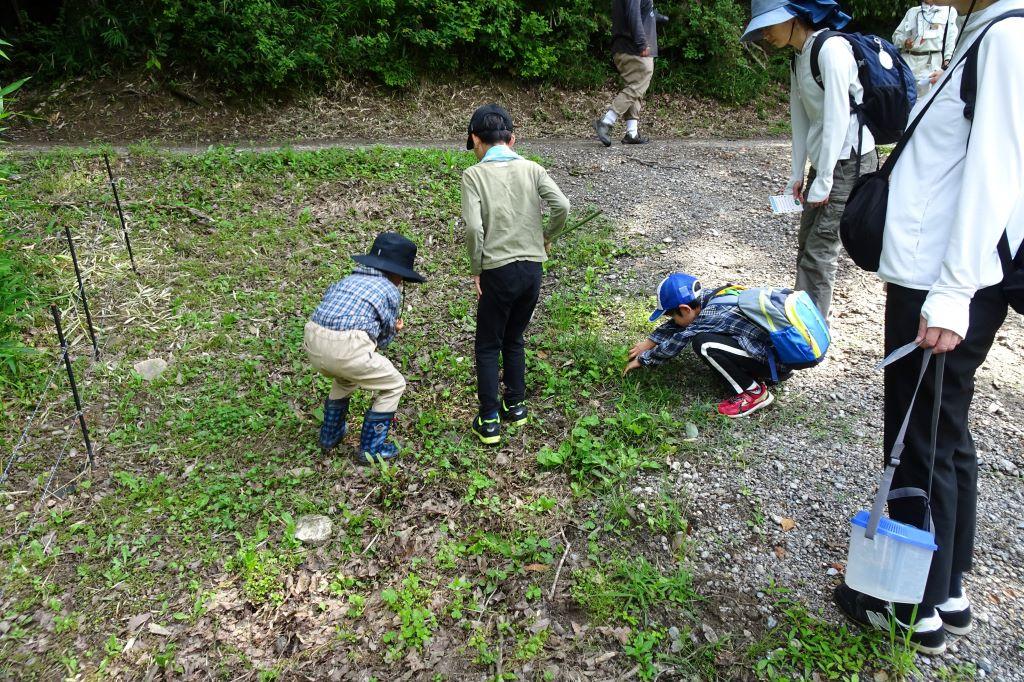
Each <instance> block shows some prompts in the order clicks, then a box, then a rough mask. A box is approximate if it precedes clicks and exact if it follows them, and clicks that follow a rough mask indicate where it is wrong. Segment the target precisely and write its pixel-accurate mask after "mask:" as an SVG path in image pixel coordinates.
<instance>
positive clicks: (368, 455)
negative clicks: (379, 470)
mask: <svg viewBox="0 0 1024 682" xmlns="http://www.w3.org/2000/svg"><path fill="white" fill-rule="evenodd" d="M394 417H395V413H394V412H374V411H373V410H367V412H366V414H365V415H364V416H363V430H362V432H361V433H360V434H359V454H357V455H356V462H358V463H359V464H372V463H374V462H386V461H388V460H391V459H394V458H395V457H397V456H398V446H397V445H395V444H394V443H392V442H391V441H389V440H388V430H389V429H390V428H391V420H392V419H394Z"/></svg>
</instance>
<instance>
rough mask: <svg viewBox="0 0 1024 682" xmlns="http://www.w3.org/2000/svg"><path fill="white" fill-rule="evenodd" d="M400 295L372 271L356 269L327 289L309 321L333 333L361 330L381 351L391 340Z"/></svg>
mask: <svg viewBox="0 0 1024 682" xmlns="http://www.w3.org/2000/svg"><path fill="white" fill-rule="evenodd" d="M400 302H401V294H400V292H399V291H398V287H396V286H395V285H394V284H392V283H391V281H390V280H389V279H388V278H387V277H386V276H385V275H384V273H383V272H381V271H380V270H377V269H376V268H368V267H365V266H357V267H356V268H355V269H354V270H353V271H352V274H351V275H349V276H348V277H346V278H344V279H342V280H340V281H338V282H335V283H334V284H332V285H331V286H329V287H327V292H326V293H325V294H324V299H323V300H322V301H321V302H320V305H319V306H317V309H316V310H315V311H313V317H312V320H313V322H316V323H317V324H318V325H320V326H321V327H326V328H327V329H331V330H333V331H349V330H358V329H361V330H363V331H364V332H366V334H367V335H368V336H369V337H370V338H371V339H373V341H374V342H375V343H376V344H377V347H378V348H384V347H385V346H387V345H388V344H389V343H391V339H393V338H394V337H395V318H396V317H397V316H398V310H399V304H400Z"/></svg>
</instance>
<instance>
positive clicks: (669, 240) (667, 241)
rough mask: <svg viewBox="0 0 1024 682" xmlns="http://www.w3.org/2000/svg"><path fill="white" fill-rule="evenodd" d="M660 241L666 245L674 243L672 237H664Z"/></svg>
mask: <svg viewBox="0 0 1024 682" xmlns="http://www.w3.org/2000/svg"><path fill="white" fill-rule="evenodd" d="M661 241H663V242H665V243H666V244H671V243H672V242H674V241H675V239H673V238H672V237H665V238H664V239H662V240H661Z"/></svg>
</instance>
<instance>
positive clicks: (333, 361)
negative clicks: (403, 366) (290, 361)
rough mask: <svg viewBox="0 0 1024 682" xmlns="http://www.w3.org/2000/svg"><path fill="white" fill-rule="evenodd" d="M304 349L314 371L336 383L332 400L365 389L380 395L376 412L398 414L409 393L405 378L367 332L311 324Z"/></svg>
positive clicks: (304, 341)
mask: <svg viewBox="0 0 1024 682" xmlns="http://www.w3.org/2000/svg"><path fill="white" fill-rule="evenodd" d="M302 346H303V348H304V349H305V351H306V355H307V356H309V361H310V363H311V364H312V365H313V368H314V369H316V370H317V371H318V372H320V373H321V374H323V375H325V376H328V377H330V378H331V379H333V380H334V384H333V385H332V386H331V395H330V398H331V400H336V399H338V398H347V397H348V396H350V395H352V392H353V391H355V390H356V389H357V388H361V389H363V390H366V391H373V392H375V393H376V397H375V398H374V401H373V410H374V411H375V412H394V411H395V410H396V409H397V408H398V401H399V400H400V399H401V397H402V394H403V393H405V377H403V376H402V373H401V372H399V371H398V370H397V369H395V366H394V365H392V364H391V361H390V360H388V359H387V358H386V357H384V356H383V355H381V354H380V353H378V352H377V345H376V344H375V343H374V342H373V341H372V340H370V337H369V335H367V333H366V332H364V331H361V330H355V331H342V332H336V331H332V330H330V329H327V328H325V327H321V326H320V325H318V324H317V323H316V322H307V323H306V332H305V336H304V340H303V344H302Z"/></svg>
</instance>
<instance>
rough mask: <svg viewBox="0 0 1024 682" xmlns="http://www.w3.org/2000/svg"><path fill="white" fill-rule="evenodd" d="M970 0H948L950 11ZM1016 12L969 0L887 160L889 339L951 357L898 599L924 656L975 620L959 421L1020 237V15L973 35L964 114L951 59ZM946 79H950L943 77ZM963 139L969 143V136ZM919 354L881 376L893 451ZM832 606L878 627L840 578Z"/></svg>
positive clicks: (903, 467) (924, 437) (926, 422)
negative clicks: (917, 556) (930, 529)
mask: <svg viewBox="0 0 1024 682" xmlns="http://www.w3.org/2000/svg"><path fill="white" fill-rule="evenodd" d="M966 2H967V0H954V6H955V7H956V8H957V9H958V10H962V9H964V8H963V7H962V5H965V4H966ZM1011 10H1024V0H977V3H976V5H975V8H974V11H973V12H972V13H970V14H969V16H968V18H967V20H966V22H965V24H964V29H963V32H962V33H961V37H960V43H959V45H958V46H957V48H956V51H955V52H954V54H953V57H952V61H951V65H950V68H949V69H948V70H947V71H946V73H945V74H944V75H943V76H942V79H940V80H939V82H938V84H937V85H936V86H935V88H934V89H933V90H932V92H931V93H930V94H929V96H928V97H926V98H925V99H924V100H923V101H922V102H919V103H918V105H917V108H916V110H915V112H914V113H913V114H911V116H912V117H913V116H915V115H916V114H917V112H919V111H921V110H922V108H923V107H924V106H925V105H927V104H928V103H929V101H930V100H932V99H934V102H933V103H932V104H931V106H930V107H929V108H928V109H927V111H926V112H925V113H924V115H923V117H922V118H921V122H920V123H919V125H918V127H917V129H916V130H915V131H914V132H913V134H912V135H911V136H910V138H909V139H908V142H907V146H906V148H905V150H904V152H903V155H902V156H901V157H900V158H899V160H898V161H897V163H896V166H895V168H894V169H893V173H892V176H891V178H890V186H889V203H888V207H887V216H886V223H885V233H884V238H883V245H882V255H881V264H880V267H879V269H878V275H879V277H881V278H882V279H883V280H884V281H885V282H887V287H886V307H885V349H886V352H887V353H888V352H890V351H892V350H893V349H895V348H898V347H900V346H902V345H904V344H907V343H909V342H912V341H913V342H916V343H918V344H919V345H920V346H921V347H922V348H931V349H933V350H934V352H935V353H945V354H946V359H945V362H946V367H945V379H944V382H943V384H942V389H941V390H942V396H941V397H942V413H941V418H940V422H939V430H938V439H937V444H938V448H937V450H936V453H935V465H934V479H933V480H932V496H931V516H932V519H933V521H934V531H935V543H936V544H937V545H938V550H937V551H936V552H935V555H934V557H933V558H932V563H931V569H930V571H929V574H928V583H927V587H926V589H925V593H924V599H923V600H922V602H921V604H919V605H918V604H896V605H895V608H894V613H895V617H896V619H897V625H898V627H899V628H900V629H901V630H903V631H905V630H906V628H907V626H909V625H910V624H911V614H912V613H913V612H914V611H915V609H916V622H915V630H914V633H913V635H912V636H911V640H912V641H913V642H914V643H915V644H916V645H917V646H918V647H919V648H920V649H921V650H923V651H925V652H926V653H938V652H941V651H942V650H944V649H945V646H946V645H945V634H944V631H945V632H953V633H957V634H963V633H965V632H967V631H968V630H969V629H970V628H971V609H970V602H969V601H968V598H967V595H966V594H965V592H964V590H963V585H962V582H961V579H962V576H963V573H964V572H965V571H969V570H970V569H971V563H972V556H973V553H974V534H975V517H976V511H977V476H978V462H977V458H976V455H975V450H974V443H973V440H972V439H971V433H970V430H969V429H968V412H969V409H970V406H971V400H972V398H973V394H974V375H975V372H976V371H977V369H978V367H979V366H980V365H981V364H982V362H984V361H985V357H986V355H987V354H988V351H989V349H990V348H991V346H992V343H993V341H994V339H995V336H996V333H997V332H998V330H999V327H1000V326H1001V325H1002V323H1003V320H1004V319H1005V317H1006V314H1007V301H1006V297H1005V295H1004V293H1003V291H1002V288H1001V286H1000V284H1001V282H1002V280H1003V270H1002V267H1001V265H1000V260H999V255H998V252H997V245H998V244H999V242H1000V240H1001V239H1002V238H1003V236H1004V235H1005V236H1006V239H1007V243H1008V245H1009V247H1010V249H1011V253H1016V252H1017V250H1018V249H1019V248H1021V242H1022V241H1024V68H1022V65H1024V18H1010V19H1004V20H1003V21H1000V22H999V23H997V24H995V25H993V26H992V28H991V30H989V31H988V32H987V33H986V34H985V36H984V38H983V39H982V40H981V42H980V43H979V51H978V62H977V76H978V82H977V99H976V102H975V106H974V114H973V123H972V121H971V120H968V119H967V118H966V117H965V116H964V102H963V101H962V100H961V97H960V86H961V82H962V78H963V72H964V64H963V62H962V61H960V58H961V57H962V56H963V55H964V53H965V52H966V51H967V49H968V48H969V47H970V46H971V45H972V44H973V43H974V42H975V41H976V40H977V39H978V36H979V35H980V34H981V32H982V30H983V29H984V28H985V27H986V26H987V25H988V24H989V23H991V22H992V21H993V19H995V18H996V17H998V16H1000V15H1002V14H1004V13H1006V12H1008V11H1011ZM944 81H948V82H946V83H945V84H943V83H944ZM968 141H969V142H970V144H968ZM920 361H921V354H920V352H915V353H913V354H911V355H910V356H908V357H906V358H904V359H903V360H900V361H899V362H896V363H895V364H892V365H890V366H889V367H887V368H886V374H885V401H884V413H885V437H884V443H885V448H886V452H889V450H890V448H891V447H892V444H893V442H894V440H895V438H896V433H897V431H898V430H899V426H900V421H901V420H902V418H903V415H904V414H905V413H906V410H907V408H908V406H909V404H910V399H911V394H912V392H913V388H914V384H915V383H916V381H917V372H918V369H919V367H920ZM935 390H936V388H935V385H934V381H933V379H932V376H931V372H929V373H928V374H927V375H926V378H925V381H924V383H923V385H922V388H921V393H920V394H919V395H918V397H917V406H916V407H915V408H914V411H913V414H912V416H911V420H910V425H909V429H908V431H907V435H906V447H905V449H904V451H903V456H902V458H901V464H900V466H899V467H897V469H896V473H895V477H894V480H893V488H900V487H917V488H921V489H927V486H928V481H929V472H930V471H932V467H931V464H930V435H931V434H930V431H931V414H930V411H931V410H930V406H931V405H932V400H933V397H934V394H935ZM889 512H890V516H891V517H892V518H894V519H896V520H898V521H902V522H905V523H912V524H914V525H920V524H921V522H922V520H923V518H924V514H925V509H924V508H923V504H922V501H921V499H920V498H908V499H905V500H893V501H892V502H890V503H889ZM835 599H836V603H837V604H838V605H839V607H840V608H842V609H843V611H845V612H846V613H847V615H849V616H850V617H851V618H853V619H855V620H858V621H860V622H862V623H865V624H868V623H870V624H873V625H876V626H878V625H879V624H881V625H885V624H886V622H887V620H888V611H887V610H886V605H885V604H883V603H881V602H879V601H878V600H877V599H874V598H872V597H868V596H867V595H863V594H860V593H857V592H854V591H853V590H851V589H850V588H848V587H846V586H841V587H840V588H838V589H837V590H836V594H835Z"/></svg>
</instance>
